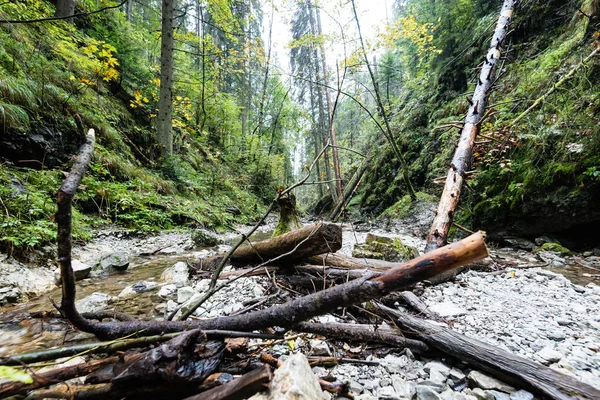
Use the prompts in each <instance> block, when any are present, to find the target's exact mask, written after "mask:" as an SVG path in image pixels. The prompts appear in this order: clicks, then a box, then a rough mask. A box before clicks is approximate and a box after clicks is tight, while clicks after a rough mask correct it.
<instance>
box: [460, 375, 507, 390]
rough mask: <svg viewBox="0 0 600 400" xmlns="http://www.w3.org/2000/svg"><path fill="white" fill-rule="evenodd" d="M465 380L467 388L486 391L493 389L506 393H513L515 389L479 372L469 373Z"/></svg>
mask: <svg viewBox="0 0 600 400" xmlns="http://www.w3.org/2000/svg"><path fill="white" fill-rule="evenodd" d="M467 380H468V382H469V387H479V388H482V389H487V390H493V389H495V390H500V391H502V392H506V393H511V392H514V391H515V388H513V387H512V386H510V385H508V384H506V383H504V382H502V381H499V380H498V379H496V378H492V377H491V376H488V375H486V374H484V373H482V372H479V371H471V372H470V373H469V375H468V376H467Z"/></svg>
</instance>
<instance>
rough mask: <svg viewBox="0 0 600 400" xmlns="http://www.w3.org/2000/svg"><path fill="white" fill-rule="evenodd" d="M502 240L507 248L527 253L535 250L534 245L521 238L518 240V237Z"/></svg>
mask: <svg viewBox="0 0 600 400" xmlns="http://www.w3.org/2000/svg"><path fill="white" fill-rule="evenodd" d="M503 240H504V242H505V243H506V244H508V245H509V246H512V247H514V248H516V249H521V250H527V251H531V250H533V249H535V243H533V242H532V241H531V240H527V239H523V238H519V237H513V236H509V237H505V238H504V239H503Z"/></svg>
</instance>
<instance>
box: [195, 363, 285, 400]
mask: <svg viewBox="0 0 600 400" xmlns="http://www.w3.org/2000/svg"><path fill="white" fill-rule="evenodd" d="M271 379H273V373H272V372H271V368H270V367H269V366H267V365H263V366H262V367H260V368H257V369H254V370H252V371H250V372H248V373H247V374H244V375H242V376H241V377H239V378H237V379H235V380H233V381H231V382H228V383H226V384H224V385H221V386H217V387H216V388H213V389H210V390H207V391H206V392H202V393H200V394H197V395H195V396H191V397H188V398H186V399H185V400H225V399H227V400H241V399H247V398H248V397H250V396H252V395H254V394H255V393H258V392H260V391H261V390H263V389H265V385H267V384H268V383H269V382H271Z"/></svg>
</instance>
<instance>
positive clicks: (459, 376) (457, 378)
mask: <svg viewBox="0 0 600 400" xmlns="http://www.w3.org/2000/svg"><path fill="white" fill-rule="evenodd" d="M448 377H449V378H451V379H452V380H453V381H454V382H461V381H463V380H464V379H465V378H466V375H465V374H464V372H462V371H461V370H459V369H456V368H452V369H451V370H450V372H449V373H448Z"/></svg>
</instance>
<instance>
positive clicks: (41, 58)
mask: <svg viewBox="0 0 600 400" xmlns="http://www.w3.org/2000/svg"><path fill="white" fill-rule="evenodd" d="M29 3H31V4H29ZM77 4H78V5H77V7H78V9H77V11H78V12H84V13H85V12H89V11H93V10H95V9H96V8H97V6H98V4H97V2H94V1H81V2H78V3H77ZM53 13H54V6H53V5H52V4H51V2H47V1H35V2H28V3H27V4H26V3H25V2H9V3H6V4H3V5H2V8H1V9H0V19H2V20H3V21H6V20H36V19H40V18H47V17H49V16H52V15H53ZM134 17H135V18H133V20H132V21H131V22H130V21H128V20H127V19H126V15H124V14H123V13H122V12H120V11H119V10H117V9H111V10H106V11H103V12H100V13H96V14H90V15H85V16H82V17H79V18H76V20H75V24H69V23H67V22H65V21H41V22H34V23H22V24H18V23H14V24H13V23H2V24H0V200H1V203H0V211H1V212H0V218H1V220H0V221H1V222H0V250H2V251H3V252H6V253H8V254H12V255H14V256H23V255H27V254H31V251H32V250H35V251H39V250H40V249H43V248H44V247H45V246H46V245H48V244H50V243H51V242H53V240H54V239H55V235H56V228H55V225H54V223H53V221H52V218H53V214H54V212H55V193H56V191H57V189H58V187H59V185H60V183H61V181H62V179H64V172H63V171H68V170H69V168H70V164H71V160H72V159H73V158H74V157H75V156H76V154H77V150H78V147H79V145H80V143H81V139H82V135H83V132H84V131H86V130H87V129H88V128H94V129H95V130H96V134H97V140H98V145H97V148H96V151H95V153H94V158H93V161H92V163H91V165H90V173H89V174H88V175H87V177H86V178H85V179H84V181H83V184H82V186H81V188H80V191H79V193H78V195H77V197H76V202H75V214H74V223H75V232H74V233H75V238H76V239H78V240H81V239H83V240H86V239H89V238H90V235H91V232H92V230H93V229H96V228H97V227H99V226H103V225H106V224H119V225H121V226H123V227H126V228H130V229H138V230H141V231H146V232H147V231H156V230H159V229H172V228H175V227H180V226H186V227H207V228H223V229H227V228H226V227H227V226H229V225H231V224H232V223H233V222H234V221H236V222H238V223H244V222H248V221H250V220H253V219H255V218H256V217H257V216H258V215H260V213H261V211H262V210H263V208H264V202H265V201H267V200H270V199H271V198H272V196H273V195H274V193H275V186H276V185H275V182H276V181H277V182H280V181H281V180H282V176H285V175H286V172H285V168H284V167H283V166H282V167H281V168H279V166H281V165H282V164H283V163H284V159H285V157H286V154H287V153H286V150H285V148H284V146H283V145H282V142H281V135H280V131H278V130H276V129H275V128H274V129H273V133H272V136H271V147H272V148H269V149H268V154H266V150H262V149H259V150H255V151H254V152H253V154H252V157H249V156H248V155H247V154H242V153H241V152H239V151H237V149H238V148H239V146H242V145H245V144H246V142H245V141H246V140H247V138H246V137H243V136H241V134H240V129H241V127H240V125H239V123H237V122H236V121H237V120H239V117H240V115H239V113H240V109H239V108H238V107H237V106H236V105H235V102H234V97H233V95H232V94H230V93H226V92H225V90H223V91H221V92H219V91H217V89H216V88H213V87H212V85H213V82H212V80H211V79H212V78H213V75H212V72H211V74H208V73H207V76H206V79H205V80H204V81H201V83H199V84H198V85H189V84H187V85H185V87H184V85H180V86H176V95H175V96H174V106H175V114H174V126H175V128H174V131H175V139H174V147H175V154H174V155H173V156H171V157H168V158H166V159H161V158H160V157H159V151H158V146H157V143H156V140H155V128H154V117H155V113H156V107H157V91H158V84H159V81H158V79H157V76H158V73H157V69H156V62H157V60H158V56H159V55H160V52H159V50H158V49H157V48H154V47H153V46H151V44H152V43H154V41H155V38H154V32H155V30H156V26H157V24H159V22H160V21H158V22H157V21H156V15H155V14H152V13H150V11H148V10H147V9H142V8H138V9H137V11H136V13H135V14H134ZM183 29H185V28H183ZM183 54H184V55H179V56H178V59H177V61H178V63H179V65H184V64H185V63H188V62H190V60H189V57H188V56H187V55H185V53H183ZM185 57H188V58H185ZM178 74H180V73H178ZM181 74H182V75H185V74H186V73H185V71H183V72H182V73H181ZM176 77H177V78H179V79H181V78H182V76H179V75H178V76H176ZM203 87H210V90H211V98H210V99H209V100H206V110H204V104H202V108H203V109H202V110H200V109H199V103H198V102H196V99H197V98H198V96H199V94H198V90H199V89H200V88H203ZM203 90H204V89H203ZM207 90H208V89H207ZM194 96H196V97H194ZM201 112H204V115H203V116H202V115H201V114H199V113H201ZM265 113H266V111H265ZM200 117H202V118H203V119H202V121H201V122H202V124H201V126H200V125H199V120H200V119H201V118H200ZM282 118H283V115H282ZM250 148H251V147H250ZM48 251H50V252H52V249H49V250H48ZM42 255H44V254H42ZM44 256H45V255H44Z"/></svg>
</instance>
